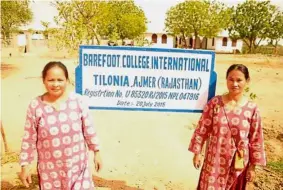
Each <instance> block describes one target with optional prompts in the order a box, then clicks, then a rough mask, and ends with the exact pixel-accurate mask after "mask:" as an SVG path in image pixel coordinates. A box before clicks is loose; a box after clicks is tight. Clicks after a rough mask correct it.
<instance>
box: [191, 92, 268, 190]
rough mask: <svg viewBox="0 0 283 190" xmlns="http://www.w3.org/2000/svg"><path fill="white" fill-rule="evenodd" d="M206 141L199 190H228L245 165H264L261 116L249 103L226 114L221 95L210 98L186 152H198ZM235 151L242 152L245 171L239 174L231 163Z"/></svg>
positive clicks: (254, 105)
mask: <svg viewBox="0 0 283 190" xmlns="http://www.w3.org/2000/svg"><path fill="white" fill-rule="evenodd" d="M224 109H225V112H226V115H227V117H226V116H225V112H224ZM227 119H228V120H227ZM228 121H229V125H228ZM229 126H230V127H231V128H229ZM206 140H208V146H207V149H206V155H205V160H204V163H203V167H202V170H201V174H200V179H199V184H198V189H200V190H228V189H230V188H232V186H234V184H235V182H237V180H238V179H239V176H240V175H241V174H242V172H244V171H245V170H246V168H247V166H248V164H249V163H250V164H254V165H262V166H264V165H266V158H265V152H264V143H263V129H262V125H261V117H260V114H259V109H258V107H257V105H256V104H255V103H253V102H250V101H249V102H247V103H246V104H245V105H244V106H242V107H238V108H235V109H234V110H233V111H229V110H228V109H226V108H224V103H223V101H222V97H221V96H215V97H214V98H212V99H211V100H210V101H209V102H208V104H207V105H206V106H205V108H204V110H203V114H202V116H201V118H200V121H199V124H198V127H197V128H196V130H195V132H194V135H193V137H192V139H191V143H190V145H189V151H191V152H193V153H195V154H198V153H201V150H202V148H203V144H204V142H205V141H206ZM234 140H235V141H234ZM237 149H239V150H240V149H241V150H244V152H245V153H244V163H245V167H246V168H245V169H244V170H242V171H239V170H235V169H234V167H233V164H232V163H233V159H234V155H235V152H236V150H237Z"/></svg>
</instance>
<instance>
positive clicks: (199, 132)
mask: <svg viewBox="0 0 283 190" xmlns="http://www.w3.org/2000/svg"><path fill="white" fill-rule="evenodd" d="M213 107H214V106H213V103H212V101H209V102H208V103H207V105H206V106H205V107H204V109H203V113H202V115H201V117H200V120H199V122H198V125H197V128H196V129H195V131H194V134H193V137H192V139H191V142H190V145H189V151H191V152H193V153H195V154H199V153H201V150H202V147H203V144H204V142H205V141H206V140H207V138H208V136H209V134H210V133H211V131H212V121H213V109H214V108H213Z"/></svg>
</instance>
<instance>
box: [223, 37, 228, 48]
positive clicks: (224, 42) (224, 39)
mask: <svg viewBox="0 0 283 190" xmlns="http://www.w3.org/2000/svg"><path fill="white" fill-rule="evenodd" d="M227 41H228V39H227V38H226V37H225V38H223V39H222V46H227Z"/></svg>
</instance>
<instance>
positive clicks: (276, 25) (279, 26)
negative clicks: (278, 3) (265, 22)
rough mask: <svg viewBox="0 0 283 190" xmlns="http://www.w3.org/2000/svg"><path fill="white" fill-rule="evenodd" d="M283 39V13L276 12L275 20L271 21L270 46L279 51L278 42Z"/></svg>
mask: <svg viewBox="0 0 283 190" xmlns="http://www.w3.org/2000/svg"><path fill="white" fill-rule="evenodd" d="M282 38H283V12H281V11H278V10H277V11H276V13H275V16H274V18H273V19H272V21H271V25H270V31H269V32H268V39H269V40H270V44H271V45H272V46H274V47H275V51H277V46H278V42H279V41H280V39H282Z"/></svg>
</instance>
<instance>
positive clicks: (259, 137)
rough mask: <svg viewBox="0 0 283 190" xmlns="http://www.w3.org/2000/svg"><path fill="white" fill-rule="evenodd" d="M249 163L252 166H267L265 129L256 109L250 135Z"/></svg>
mask: <svg viewBox="0 0 283 190" xmlns="http://www.w3.org/2000/svg"><path fill="white" fill-rule="evenodd" d="M249 162H250V165H252V166H256V165H258V166H265V165H266V156H265V151H264V139H263V129H262V122H261V116H260V112H259V109H258V108H256V110H255V112H254V114H253V116H252V120H251V126H250V134H249Z"/></svg>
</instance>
